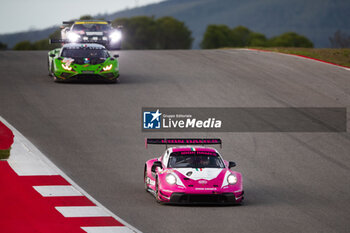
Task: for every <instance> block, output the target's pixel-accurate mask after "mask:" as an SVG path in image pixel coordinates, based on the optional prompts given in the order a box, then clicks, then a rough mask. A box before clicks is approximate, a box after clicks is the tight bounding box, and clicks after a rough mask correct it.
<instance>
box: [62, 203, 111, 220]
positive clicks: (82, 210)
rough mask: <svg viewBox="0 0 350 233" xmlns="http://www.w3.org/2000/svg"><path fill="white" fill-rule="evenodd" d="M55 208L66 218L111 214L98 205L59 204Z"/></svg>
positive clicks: (107, 215)
mask: <svg viewBox="0 0 350 233" xmlns="http://www.w3.org/2000/svg"><path fill="white" fill-rule="evenodd" d="M55 209H56V210H57V211H58V212H60V213H61V214H62V215H63V216H64V217H66V218H73V217H109V216H111V215H110V214H108V213H107V212H106V211H104V209H102V208H100V207H98V206H59V207H55Z"/></svg>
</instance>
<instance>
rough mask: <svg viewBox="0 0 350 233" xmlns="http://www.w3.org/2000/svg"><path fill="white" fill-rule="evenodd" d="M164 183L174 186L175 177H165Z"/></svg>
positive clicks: (170, 175) (169, 175) (171, 175)
mask: <svg viewBox="0 0 350 233" xmlns="http://www.w3.org/2000/svg"><path fill="white" fill-rule="evenodd" d="M165 180H166V182H168V184H175V183H176V177H175V176H174V175H173V174H168V175H167V176H166V177H165Z"/></svg>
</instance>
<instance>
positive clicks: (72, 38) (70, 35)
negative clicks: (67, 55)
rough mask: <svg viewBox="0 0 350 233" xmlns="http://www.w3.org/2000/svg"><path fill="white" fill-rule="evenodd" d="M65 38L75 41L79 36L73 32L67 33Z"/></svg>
mask: <svg viewBox="0 0 350 233" xmlns="http://www.w3.org/2000/svg"><path fill="white" fill-rule="evenodd" d="M67 38H68V40H69V41H70V42H77V41H78V40H79V38H80V36H79V35H78V34H76V33H74V32H71V33H68V35H67Z"/></svg>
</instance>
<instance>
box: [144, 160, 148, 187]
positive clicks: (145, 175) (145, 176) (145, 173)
mask: <svg viewBox="0 0 350 233" xmlns="http://www.w3.org/2000/svg"><path fill="white" fill-rule="evenodd" d="M146 179H147V166H145V172H144V174H143V181H144V183H145V190H146V192H148V186H147V182H146Z"/></svg>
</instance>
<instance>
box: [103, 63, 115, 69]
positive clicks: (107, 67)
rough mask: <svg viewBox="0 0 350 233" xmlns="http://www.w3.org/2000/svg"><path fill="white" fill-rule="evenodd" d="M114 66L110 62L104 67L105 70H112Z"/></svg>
mask: <svg viewBox="0 0 350 233" xmlns="http://www.w3.org/2000/svg"><path fill="white" fill-rule="evenodd" d="M112 67H113V65H112V64H110V65H108V66H105V67H103V68H102V69H103V71H108V70H111V69H112Z"/></svg>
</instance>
